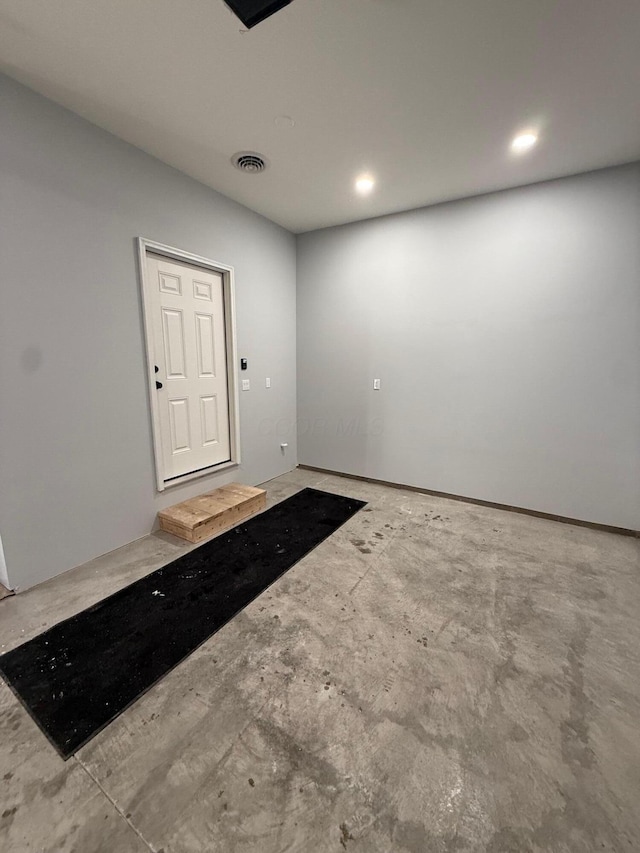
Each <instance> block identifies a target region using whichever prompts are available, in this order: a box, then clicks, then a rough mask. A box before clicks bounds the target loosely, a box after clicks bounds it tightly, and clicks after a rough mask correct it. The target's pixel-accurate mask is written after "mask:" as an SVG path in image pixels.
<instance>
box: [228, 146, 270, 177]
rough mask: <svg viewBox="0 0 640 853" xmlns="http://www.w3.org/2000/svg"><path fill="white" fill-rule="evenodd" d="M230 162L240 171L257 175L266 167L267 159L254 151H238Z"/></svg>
mask: <svg viewBox="0 0 640 853" xmlns="http://www.w3.org/2000/svg"><path fill="white" fill-rule="evenodd" d="M231 162H232V163H233V165H234V166H235V167H236V169H239V170H240V171H241V172H247V173H248V174H250V175H257V174H258V173H259V172H264V170H265V169H266V168H267V160H266V159H265V158H264V157H263V156H262V154H257V153H256V152H255V151H238V153H237V154H234V155H233V157H232V158H231Z"/></svg>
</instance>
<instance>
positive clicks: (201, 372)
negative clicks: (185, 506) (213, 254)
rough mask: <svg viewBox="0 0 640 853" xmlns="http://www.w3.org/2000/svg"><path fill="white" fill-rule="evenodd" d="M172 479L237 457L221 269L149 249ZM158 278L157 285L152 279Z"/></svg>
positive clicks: (167, 471) (166, 457)
mask: <svg viewBox="0 0 640 853" xmlns="http://www.w3.org/2000/svg"><path fill="white" fill-rule="evenodd" d="M147 270H148V274H149V280H150V281H151V282H152V287H151V288H150V290H151V298H152V303H153V304H152V306H151V310H152V326H153V337H154V340H153V349H154V357H155V362H154V363H155V364H156V365H157V366H158V373H157V374H156V375H155V377H154V379H156V380H157V381H158V383H159V384H160V385H161V387H160V388H159V389H158V390H157V392H156V393H157V395H158V396H157V401H158V409H159V415H160V417H159V420H160V433H161V435H160V439H161V445H162V456H163V462H164V477H165V480H170V479H172V478H175V477H179V476H181V475H182V474H188V473H191V472H192V471H199V470H201V469H203V468H208V467H210V466H213V465H218V464H220V463H222V462H227V461H229V460H230V458H231V443H230V436H229V391H228V383H227V364H226V341H225V318H224V298H223V281H222V274H221V273H217V272H214V271H213V270H205V269H202V268H200V267H196V266H190V265H189V264H182V263H179V262H178V261H171V260H168V259H165V258H162V257H160V256H158V255H153V254H147ZM153 283H155V285H154V284H153Z"/></svg>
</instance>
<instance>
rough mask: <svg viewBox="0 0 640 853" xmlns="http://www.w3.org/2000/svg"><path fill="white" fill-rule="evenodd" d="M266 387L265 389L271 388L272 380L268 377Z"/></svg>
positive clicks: (265, 382) (265, 381)
mask: <svg viewBox="0 0 640 853" xmlns="http://www.w3.org/2000/svg"><path fill="white" fill-rule="evenodd" d="M264 387H265V388H271V380H270V379H269V377H268V376H267V378H266V379H265V380H264Z"/></svg>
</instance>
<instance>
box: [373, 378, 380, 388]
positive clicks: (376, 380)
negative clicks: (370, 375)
mask: <svg viewBox="0 0 640 853" xmlns="http://www.w3.org/2000/svg"><path fill="white" fill-rule="evenodd" d="M373 390H374V391H379V390H380V380H379V379H374V380H373Z"/></svg>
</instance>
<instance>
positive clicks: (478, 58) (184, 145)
mask: <svg viewBox="0 0 640 853" xmlns="http://www.w3.org/2000/svg"><path fill="white" fill-rule="evenodd" d="M639 44H640V2H638V0H606V2H604V1H603V0H561V2H559V0H430V1H429V2H426V0H293V2H292V3H291V5H290V6H287V7H286V8H284V9H283V10H282V11H280V12H278V13H277V14H276V15H274V16H273V17H271V18H269V19H267V20H266V21H264V22H262V23H261V24H259V25H258V26H256V27H255V28H253V29H252V30H251V31H249V32H245V31H244V30H243V27H242V24H241V23H240V22H239V21H238V19H237V18H236V17H235V16H234V15H233V14H232V13H231V12H230V11H229V9H227V7H226V6H225V5H224V3H223V2H222V0H182V2H176V0H91V2H87V0H57V2H46V3H45V2H43V1H42V0H0V69H1V70H3V71H5V72H6V73H7V74H9V75H11V76H13V77H15V78H16V79H18V80H20V81H22V82H24V83H26V84H27V85H28V86H31V87H32V88H33V89H36V90H37V91H39V92H41V93H42V94H44V95H46V96H48V97H50V98H52V99H53V100H54V101H57V102H58V103H60V104H63V105H64V106H66V107H68V108H70V109H71V110H74V111H75V112H77V113H79V114H80V115H82V116H84V117H86V118H88V119H89V120H90V121H92V122H94V123H95V124H97V125H100V126H101V127H103V128H106V129H107V130H109V131H111V132H112V133H114V134H116V135H117V136H119V137H121V138H122V139H125V140H127V141H128V142H131V143H133V144H134V145H137V146H139V147H140V148H142V149H144V150H145V151H148V152H150V153H151V154H154V155H155V156H156V157H158V158H160V159H161V160H163V161H165V162H166V163H169V164H171V165H173V166H175V167H176V168H178V169H180V170H182V171H183V172H186V173H187V174H188V175H191V176H193V177H194V178H197V179H198V180H200V181H202V182H203V183H205V184H208V185H209V186H211V187H214V188H215V189H217V190H219V191H221V192H223V193H224V194H225V195H228V196H230V197H231V198H234V199H236V200H237V201H240V202H242V203H243V204H246V205H247V206H248V207H251V208H253V209H254V210H256V211H259V212H260V213H262V214H264V215H265V216H268V217H269V218H271V219H273V220H275V221H276V222H279V223H280V224H282V225H284V226H285V227H287V228H289V229H291V230H292V231H296V232H300V231H306V230H310V229H313V228H319V227H323V226H327V225H333V224H337V223H342V222H348V221H352V220H356V219H362V218H366V217H371V216H377V215H380V214H384V213H389V212H393V211H398V210H405V209H408V208H413V207H418V206H421V205H424V204H432V203H435V202H439V201H444V200H447V199H452V198H459V197H462V196H468V195H474V194H477V193H482V192H486V191H489V190H495V189H502V188H506V187H511V186H517V185H521V184H526V183H530V182H533V181H539V180H544V179H546V178H553V177H558V176H561V175H566V174H570V173H574V172H579V171H585V170H588V169H594V168H598V167H601V166H606V165H611V164H616V163H622V162H628V161H630V160H634V159H640V49H638V45H639ZM283 116H284V117H290V118H292V119H293V122H294V124H293V126H291V122H289V121H288V120H287V119H286V118H281V119H280V120H279V121H277V119H278V117H283ZM531 126H533V127H536V128H537V129H539V131H540V134H541V136H540V143H539V145H538V146H537V147H536V148H535V149H534V150H533V151H531V152H530V153H529V154H527V155H525V156H523V157H520V158H515V157H513V156H512V155H511V154H510V151H509V142H510V139H511V137H512V136H513V134H514V133H516V132H517V131H518V130H520V129H526V128H528V127H531ZM247 149H249V150H257V151H259V152H261V153H262V154H264V155H265V156H266V157H267V158H268V160H269V163H270V165H269V168H268V169H267V170H266V171H265V172H264V173H263V174H261V175H243V174H241V173H239V172H237V171H235V170H234V169H233V167H232V166H231V164H230V162H229V158H230V157H231V155H232V154H233V153H234V152H236V151H238V150H247ZM362 171H369V172H371V173H372V174H373V175H375V177H376V179H377V184H376V188H375V190H374V192H373V193H372V194H371V195H370V196H368V197H366V198H361V197H358V196H357V195H356V194H355V193H354V191H353V179H354V178H355V176H356V175H357V174H358V173H360V172H362Z"/></svg>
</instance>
